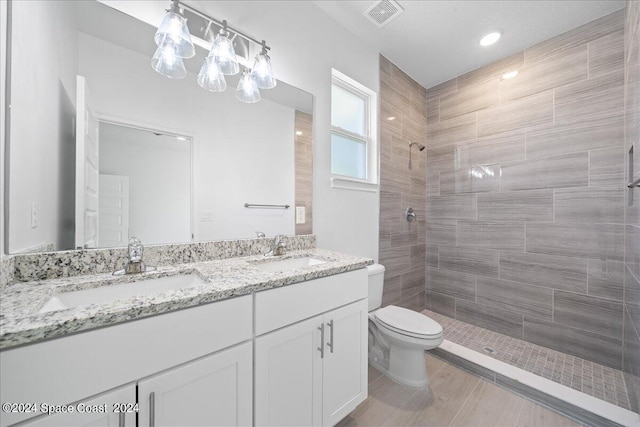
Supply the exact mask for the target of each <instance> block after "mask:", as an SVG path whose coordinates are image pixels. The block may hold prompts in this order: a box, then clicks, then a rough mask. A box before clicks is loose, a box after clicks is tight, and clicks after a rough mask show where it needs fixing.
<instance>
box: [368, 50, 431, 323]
mask: <svg viewBox="0 0 640 427" xmlns="http://www.w3.org/2000/svg"><path fill="white" fill-rule="evenodd" d="M380 104H381V106H380V109H381V114H380V122H381V125H380V132H381V134H380V256H379V259H380V263H381V264H382V265H384V266H385V267H386V272H385V283H384V293H383V299H382V304H383V305H389V304H395V305H400V306H403V307H407V308H411V309H413V310H417V311H420V310H423V309H424V305H425V299H424V298H425V287H424V283H425V205H426V200H425V197H426V192H425V185H426V184H425V171H426V151H422V152H420V151H418V148H417V147H416V146H413V148H412V150H411V151H412V152H411V169H409V142H416V143H418V144H426V134H427V132H426V125H427V123H426V117H427V114H426V90H425V89H424V88H423V87H422V86H420V85H419V84H418V83H416V82H415V81H414V80H412V79H411V78H410V77H409V76H407V75H406V74H405V73H403V72H402V71H401V70H400V69H399V68H397V67H396V66H395V65H393V64H392V63H391V62H389V61H388V60H387V59H386V58H385V57H383V56H380ZM408 207H412V208H413V209H414V210H415V214H416V220H415V221H413V222H408V221H407V220H406V215H405V211H406V209H407V208H408Z"/></svg>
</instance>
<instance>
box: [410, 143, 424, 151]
mask: <svg viewBox="0 0 640 427" xmlns="http://www.w3.org/2000/svg"><path fill="white" fill-rule="evenodd" d="M414 145H417V146H418V150H420V151H422V150H424V149H425V147H424V145H422V144H418V143H417V142H410V143H409V149H411V147H412V146H414Z"/></svg>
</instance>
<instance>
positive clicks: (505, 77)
mask: <svg viewBox="0 0 640 427" xmlns="http://www.w3.org/2000/svg"><path fill="white" fill-rule="evenodd" d="M517 75H518V70H513V71H509V72H506V73H504V74H503V75H502V80H509V79H512V78H514V77H515V76H517Z"/></svg>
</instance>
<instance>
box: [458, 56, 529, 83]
mask: <svg viewBox="0 0 640 427" xmlns="http://www.w3.org/2000/svg"><path fill="white" fill-rule="evenodd" d="M523 65H524V51H521V52H517V53H515V54H513V55H510V56H507V57H506V58H502V59H498V60H497V61H495V62H492V63H491V64H489V65H485V66H483V67H480V68H477V69H475V70H473V71H469V72H468V73H465V74H463V75H461V76H458V77H457V78H456V79H455V80H456V81H457V83H458V88H461V89H462V88H465V87H467V86H471V85H475V84H478V83H480V82H483V81H485V80H489V79H497V78H499V77H501V76H502V75H503V74H504V73H506V72H507V71H511V70H517V69H520V68H522V66H523Z"/></svg>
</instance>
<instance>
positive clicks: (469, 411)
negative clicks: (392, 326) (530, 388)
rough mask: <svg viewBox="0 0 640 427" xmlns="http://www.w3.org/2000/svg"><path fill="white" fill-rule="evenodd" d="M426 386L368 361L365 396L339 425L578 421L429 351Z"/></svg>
mask: <svg viewBox="0 0 640 427" xmlns="http://www.w3.org/2000/svg"><path fill="white" fill-rule="evenodd" d="M425 357H426V363H427V374H428V375H429V379H430V384H429V387H428V388H427V389H424V390H417V389H415V388H411V387H406V386H402V385H399V384H397V383H395V382H393V381H392V380H390V379H388V378H387V377H385V376H384V375H382V374H381V373H380V372H379V371H377V370H376V369H374V368H372V367H371V366H370V367H369V397H368V398H367V400H365V401H364V402H363V403H362V404H360V405H359V406H358V407H357V408H356V409H355V411H353V412H352V413H351V414H349V415H348V416H347V417H346V418H344V419H343V420H342V421H341V422H340V423H338V427H347V426H349V427H351V426H367V427H373V426H389V427H391V426H436V427H449V426H451V427H453V426H455V427H463V426H473V427H485V426H487V427H533V426H536V427H541V426H544V427H579V426H580V424H579V423H577V422H575V421H574V420H571V419H569V418H566V417H564V416H563V415H560V414H558V413H556V412H553V411H551V410H549V409H547V408H545V407H543V406H540V405H538V404H536V403H534V402H531V401H530V400H527V399H525V398H523V397H521V396H518V395H517V394H514V393H512V392H510V391H508V390H505V389H503V388H501V387H498V386H497V385H495V384H493V383H491V382H489V381H486V380H484V379H482V378H480V377H478V376H475V375H473V374H470V373H468V372H466V371H464V370H462V369H460V368H457V367H456V366H454V365H452V364H449V363H448V362H446V361H444V360H441V359H438V358H436V357H434V356H432V355H430V354H428V353H426V355H425Z"/></svg>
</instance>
